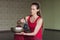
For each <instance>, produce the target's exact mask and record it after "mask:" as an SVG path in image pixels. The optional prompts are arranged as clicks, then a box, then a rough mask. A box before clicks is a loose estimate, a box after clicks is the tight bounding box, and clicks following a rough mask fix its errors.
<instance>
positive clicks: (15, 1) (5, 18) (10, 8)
mask: <svg viewBox="0 0 60 40" xmlns="http://www.w3.org/2000/svg"><path fill="white" fill-rule="evenodd" d="M37 1H39V2H40V0H0V31H1V30H10V28H11V27H15V26H16V22H17V20H18V19H20V18H21V17H24V16H27V15H29V13H30V4H31V3H32V2H37Z"/></svg>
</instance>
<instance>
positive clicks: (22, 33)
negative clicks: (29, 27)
mask: <svg viewBox="0 0 60 40" xmlns="http://www.w3.org/2000/svg"><path fill="white" fill-rule="evenodd" d="M15 34H17V35H24V34H25V33H24V32H21V33H15Z"/></svg>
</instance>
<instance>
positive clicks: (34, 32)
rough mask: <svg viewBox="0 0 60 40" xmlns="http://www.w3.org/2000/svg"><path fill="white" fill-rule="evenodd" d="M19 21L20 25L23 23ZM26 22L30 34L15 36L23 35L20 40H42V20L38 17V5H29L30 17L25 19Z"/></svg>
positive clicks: (23, 33)
mask: <svg viewBox="0 0 60 40" xmlns="http://www.w3.org/2000/svg"><path fill="white" fill-rule="evenodd" d="M20 21H21V22H22V23H24V22H25V20H24V19H23V18H22V19H21V20H20ZM26 21H27V22H28V26H29V28H30V31H31V33H25V32H21V33H16V34H17V35H23V37H22V39H21V40H42V27H43V19H42V17H41V15H40V9H39V4H38V3H32V4H31V15H30V16H27V17H26ZM20 38H21V36H20Z"/></svg>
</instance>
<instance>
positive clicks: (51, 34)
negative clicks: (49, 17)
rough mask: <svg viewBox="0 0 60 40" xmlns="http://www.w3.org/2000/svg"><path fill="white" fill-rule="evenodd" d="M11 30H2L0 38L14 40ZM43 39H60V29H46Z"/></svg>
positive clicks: (1, 39) (0, 39)
mask: <svg viewBox="0 0 60 40" xmlns="http://www.w3.org/2000/svg"><path fill="white" fill-rule="evenodd" d="M13 38H14V35H13V33H12V32H11V31H4V32H0V40H14V39H13ZM43 40H60V31H53V30H44V32H43Z"/></svg>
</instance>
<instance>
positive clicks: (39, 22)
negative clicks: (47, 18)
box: [23, 18, 43, 36]
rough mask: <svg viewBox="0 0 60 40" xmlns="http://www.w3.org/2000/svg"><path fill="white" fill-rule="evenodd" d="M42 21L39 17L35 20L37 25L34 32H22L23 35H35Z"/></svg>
mask: <svg viewBox="0 0 60 40" xmlns="http://www.w3.org/2000/svg"><path fill="white" fill-rule="evenodd" d="M42 22H43V20H42V18H40V19H39V20H38V21H37V25H36V27H35V30H34V32H32V33H23V34H24V35H29V36H34V35H36V34H37V33H38V31H39V29H40V28H41V26H42Z"/></svg>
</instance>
